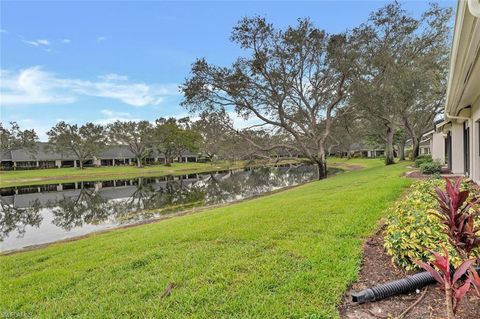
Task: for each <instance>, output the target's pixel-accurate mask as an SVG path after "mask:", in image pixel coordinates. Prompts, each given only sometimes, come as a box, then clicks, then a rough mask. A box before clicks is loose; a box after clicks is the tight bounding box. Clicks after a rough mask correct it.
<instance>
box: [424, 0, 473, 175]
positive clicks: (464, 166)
mask: <svg viewBox="0 0 480 319" xmlns="http://www.w3.org/2000/svg"><path fill="white" fill-rule="evenodd" d="M436 133H437V134H441V136H443V138H442V139H440V138H438V139H436V140H434V141H433V148H434V149H438V150H441V147H442V144H443V145H445V146H444V147H445V152H444V154H445V155H446V162H447V164H448V168H449V169H450V171H451V172H452V173H455V174H464V175H465V176H469V177H470V178H471V179H472V180H474V181H476V182H480V1H479V0H469V1H468V2H467V1H458V6H457V13H456V19H455V28H454V34H453V45H452V51H451V56H450V70H449V76H448V86H447V98H446V104H445V114H444V121H443V122H442V123H440V124H439V125H437V126H436Z"/></svg>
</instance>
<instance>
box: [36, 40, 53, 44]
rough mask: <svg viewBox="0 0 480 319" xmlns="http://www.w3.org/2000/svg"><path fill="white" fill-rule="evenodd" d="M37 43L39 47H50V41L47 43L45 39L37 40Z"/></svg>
mask: <svg viewBox="0 0 480 319" xmlns="http://www.w3.org/2000/svg"><path fill="white" fill-rule="evenodd" d="M37 43H38V44H41V45H50V41H48V40H46V39H40V40H37Z"/></svg>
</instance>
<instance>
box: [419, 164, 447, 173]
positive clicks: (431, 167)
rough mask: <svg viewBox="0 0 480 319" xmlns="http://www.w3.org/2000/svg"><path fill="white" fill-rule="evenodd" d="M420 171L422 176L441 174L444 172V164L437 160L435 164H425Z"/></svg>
mask: <svg viewBox="0 0 480 319" xmlns="http://www.w3.org/2000/svg"><path fill="white" fill-rule="evenodd" d="M420 171H421V172H422V174H428V175H431V174H440V173H441V172H442V164H441V163H440V161H438V160H435V161H433V162H423V163H422V164H421V165H420Z"/></svg>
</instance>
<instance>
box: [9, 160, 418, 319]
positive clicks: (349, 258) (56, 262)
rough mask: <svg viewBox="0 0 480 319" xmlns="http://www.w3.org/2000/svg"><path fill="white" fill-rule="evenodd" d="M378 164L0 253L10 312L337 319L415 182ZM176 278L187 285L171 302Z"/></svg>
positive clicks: (399, 168)
mask: <svg viewBox="0 0 480 319" xmlns="http://www.w3.org/2000/svg"><path fill="white" fill-rule="evenodd" d="M349 163H352V164H356V163H360V164H362V165H365V166H367V167H368V168H366V169H364V170H359V171H352V172H347V173H345V174H340V175H337V176H335V177H332V178H330V179H327V180H324V181H317V182H312V183H309V184H306V185H303V186H300V187H297V188H294V189H291V190H288V191H284V192H280V193H277V194H274V195H270V196H266V197H262V198H258V199H254V200H250V201H245V202H241V203H238V204H234V205H229V206H225V207H220V208H216V209H212V210H208V211H205V212H203V213H199V214H194V215H188V216H183V217H178V218H172V219H169V220H164V221H161V222H158V223H153V224H148V225H142V226H138V227H133V228H128V229H119V230H115V231H111V232H108V233H103V234H99V235H93V236H90V237H88V238H86V239H83V240H78V241H74V242H67V243H58V244H54V245H52V246H49V247H46V248H44V249H39V250H35V251H29V252H24V253H19V254H14V255H8V256H1V257H0V270H1V271H0V288H1V298H0V311H3V312H23V313H31V314H34V315H38V316H39V317H46V318H58V317H74V316H75V317H79V318H95V317H102V318H105V317H110V318H120V317H126V318H135V317H142V318H186V317H189V318H190V317H191V318H226V317H228V318H242V319H243V318H337V317H338V312H337V305H338V303H339V301H340V299H341V296H342V295H343V293H344V292H345V290H346V289H347V287H348V285H349V284H350V283H351V282H353V281H354V280H355V279H356V277H357V274H358V271H359V267H360V261H361V245H362V242H363V240H364V239H365V238H366V237H367V236H368V235H369V234H371V233H372V232H373V230H374V229H375V228H376V227H377V225H378V224H377V222H378V220H379V219H380V218H381V217H382V216H384V214H385V209H386V208H387V207H388V206H389V204H390V203H391V202H392V201H394V200H395V199H396V198H397V197H398V196H399V195H400V194H401V193H402V191H403V190H404V188H405V187H406V186H407V185H408V184H409V181H408V180H407V179H405V178H401V177H400V175H401V174H402V173H403V172H404V171H405V166H406V164H405V163H401V164H396V165H391V166H387V167H385V166H383V165H382V163H381V162H380V161H375V160H370V161H368V162H362V161H356V160H352V161H350V162H349ZM169 282H174V283H175V284H176V285H177V287H176V288H174V289H173V291H172V295H171V296H170V297H169V298H161V295H162V293H163V291H164V289H165V287H166V286H167V284H168V283H169Z"/></svg>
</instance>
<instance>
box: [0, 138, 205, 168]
mask: <svg viewBox="0 0 480 319" xmlns="http://www.w3.org/2000/svg"><path fill="white" fill-rule="evenodd" d="M0 156H1V158H0V168H1V169H4V170H6V169H35V168H55V167H57V168H60V167H78V166H80V163H79V161H78V160H77V159H75V157H74V156H71V155H70V156H69V155H63V154H59V153H56V152H55V151H54V150H53V149H52V147H51V146H50V145H49V144H48V143H42V142H39V143H37V147H36V149H35V151H30V150H26V149H18V150H10V151H4V152H2V153H0ZM197 158H198V155H197V154H195V153H193V152H190V151H185V152H183V153H182V154H181V155H180V156H178V157H176V158H175V160H176V161H178V162H196V161H197ZM136 162H137V159H136V158H135V155H134V154H133V153H132V152H131V151H130V149H129V148H128V147H127V146H125V145H112V146H108V147H107V148H105V150H103V152H102V153H101V154H100V155H99V156H98V157H94V158H91V159H88V160H87V161H85V162H84V163H83V166H85V167H88V166H116V165H133V164H135V163H136ZM145 163H146V164H165V155H164V154H161V153H158V152H152V154H151V155H150V156H149V157H147V158H146V159H145Z"/></svg>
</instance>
